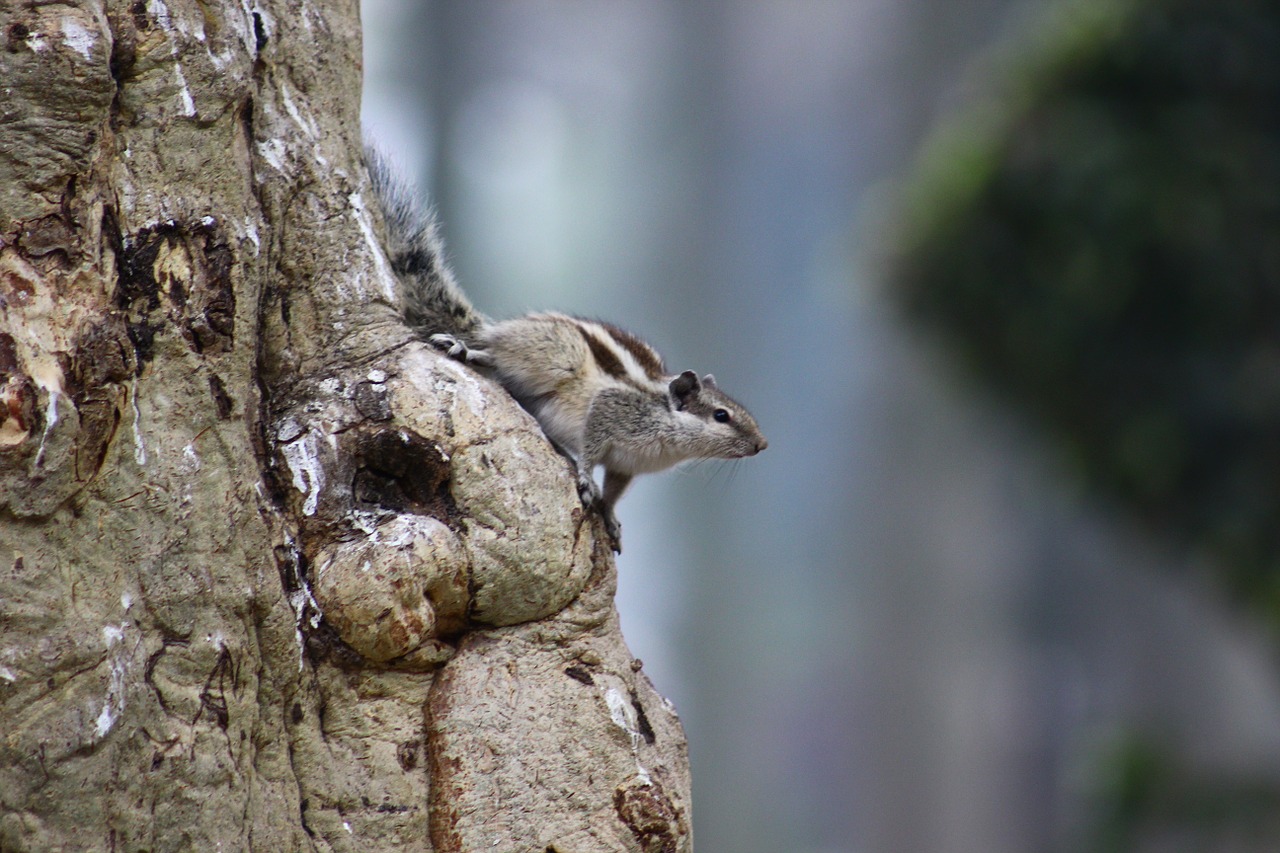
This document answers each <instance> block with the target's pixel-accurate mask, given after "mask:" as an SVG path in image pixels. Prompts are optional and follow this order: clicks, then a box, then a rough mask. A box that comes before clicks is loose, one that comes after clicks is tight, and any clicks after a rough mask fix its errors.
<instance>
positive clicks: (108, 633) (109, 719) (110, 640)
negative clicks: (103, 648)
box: [94, 622, 129, 740]
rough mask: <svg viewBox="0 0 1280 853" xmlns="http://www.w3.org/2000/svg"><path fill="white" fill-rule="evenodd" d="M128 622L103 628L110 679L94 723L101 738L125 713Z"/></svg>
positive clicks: (98, 737) (95, 734)
mask: <svg viewBox="0 0 1280 853" xmlns="http://www.w3.org/2000/svg"><path fill="white" fill-rule="evenodd" d="M128 626H129V623H128V622H122V623H120V624H119V625H107V626H105V627H104V628H103V629H102V639H103V642H105V643H106V645H107V656H108V658H109V660H110V667H111V671H110V676H109V678H110V680H109V681H108V682H107V697H106V699H105V700H104V701H103V703H102V710H101V711H100V712H99V713H98V719H97V721H96V722H95V725H94V736H95V737H96V738H97V739H98V740H101V739H102V738H103V737H105V736H106V734H107V732H109V731H111V728H112V727H113V726H114V725H115V724H116V721H117V720H119V719H120V715H121V714H122V713H124V693H125V689H124V688H125V674H126V672H127V670H128V655H127V654H126V653H125V650H124V631H125V628H127V627H128Z"/></svg>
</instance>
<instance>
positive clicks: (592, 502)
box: [578, 473, 622, 554]
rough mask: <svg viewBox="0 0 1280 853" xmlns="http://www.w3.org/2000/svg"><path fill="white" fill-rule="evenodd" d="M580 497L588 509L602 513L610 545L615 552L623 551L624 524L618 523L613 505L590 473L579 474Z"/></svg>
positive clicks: (601, 516)
mask: <svg viewBox="0 0 1280 853" xmlns="http://www.w3.org/2000/svg"><path fill="white" fill-rule="evenodd" d="M578 497H579V498H581V499H582V505H583V506H585V507H586V508H587V509H589V510H591V509H594V510H595V511H596V512H598V513H600V518H601V520H602V521H604V530H605V533H607V534H608V535H609V547H611V548H612V549H613V553H615V554H621V553H622V525H620V524H618V517H617V516H615V515H614V514H613V507H611V506H609V504H608V503H606V502H605V499H604V496H603V495H602V494H601V493H600V487H599V486H597V485H596V481H595V479H594V478H593V477H592V476H591V475H590V474H582V473H579V474H578Z"/></svg>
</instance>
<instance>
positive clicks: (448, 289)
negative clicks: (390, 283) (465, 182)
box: [364, 146, 484, 339]
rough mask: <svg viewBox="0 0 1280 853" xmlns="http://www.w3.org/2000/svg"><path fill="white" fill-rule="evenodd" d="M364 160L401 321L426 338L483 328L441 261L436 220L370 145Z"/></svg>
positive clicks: (468, 332)
mask: <svg viewBox="0 0 1280 853" xmlns="http://www.w3.org/2000/svg"><path fill="white" fill-rule="evenodd" d="M364 161H365V165H366V166H367V167H368V169H369V178H370V179H371V180H372V182H373V192H374V195H375V197H376V198H377V200H378V204H379V206H380V207H381V208H382V217H383V219H384V220H385V222H386V228H387V235H386V240H387V244H386V249H387V257H388V260H390V262H391V269H392V270H393V271H394V272H395V274H396V277H397V278H398V279H399V280H400V287H401V290H402V291H403V292H402V294H401V296H402V298H403V300H404V319H405V322H406V323H408V325H409V326H410V327H411V328H413V329H414V330H416V331H417V332H418V333H419V334H420V335H422V336H423V337H424V338H425V337H428V336H430V335H433V334H451V335H457V336H459V337H462V338H464V339H465V338H466V337H467V336H469V334H470V333H471V332H473V331H474V330H475V329H477V328H479V327H480V326H481V325H483V324H484V317H483V315H481V314H480V313H479V312H478V311H476V309H475V308H474V307H473V306H472V305H471V301H470V300H469V299H467V297H466V294H464V293H463V292H462V288H460V287H458V283H457V282H456V281H454V278H453V272H452V271H450V269H449V267H448V265H447V264H446V263H445V261H444V243H443V241H442V240H441V239H440V234H439V229H438V228H437V227H436V220H435V217H434V216H433V215H432V213H431V211H430V210H429V209H427V208H424V207H423V206H421V205H420V204H418V202H417V200H416V199H415V198H414V196H413V192H412V190H411V189H410V188H409V187H408V186H406V185H405V184H404V183H403V182H402V181H401V180H400V179H398V178H397V177H396V176H395V175H394V174H393V173H392V171H391V167H390V166H389V165H388V163H387V161H386V158H385V157H383V156H382V154H381V153H380V152H378V151H377V150H376V149H374V148H373V146H366V147H365V149H364Z"/></svg>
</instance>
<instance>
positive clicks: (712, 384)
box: [702, 373, 717, 391]
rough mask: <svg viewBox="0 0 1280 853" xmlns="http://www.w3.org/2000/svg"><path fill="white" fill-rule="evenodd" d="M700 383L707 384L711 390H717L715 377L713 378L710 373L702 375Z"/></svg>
mask: <svg viewBox="0 0 1280 853" xmlns="http://www.w3.org/2000/svg"><path fill="white" fill-rule="evenodd" d="M702 384H703V385H705V386H707V387H708V388H710V389H711V390H712V391H715V390H717V388H716V378H715V377H714V376H712V375H711V374H710V373H708V374H707V375H706V376H704V377H702Z"/></svg>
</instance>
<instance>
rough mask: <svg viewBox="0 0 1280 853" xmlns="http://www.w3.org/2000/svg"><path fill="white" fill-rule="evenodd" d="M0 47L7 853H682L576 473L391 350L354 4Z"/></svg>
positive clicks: (675, 785)
mask: <svg viewBox="0 0 1280 853" xmlns="http://www.w3.org/2000/svg"><path fill="white" fill-rule="evenodd" d="M0 42H2V44H0V81H2V83H3V87H4V96H3V100H2V101H0V850H6V851H7V850H32V851H45V850H59V849H75V850H157V851H159V850H189V849H196V850H217V849H223V850H240V849H245V850H249V849H261V850H309V849H316V850H360V851H362V853H369V851H375V850H403V849H412V850H441V851H454V850H476V849H482V848H483V849H494V850H504V851H505V850H529V851H538V853H544V851H549V850H555V851H558V853H580V851H595V850H602V851H603V850H609V851H623V850H632V851H639V850H643V851H677V850H681V851H683V850H689V849H691V846H692V843H691V834H690V831H689V778H688V767H687V760H686V756H685V749H684V740H683V735H682V733H681V730H680V726H679V721H678V720H677V719H676V717H675V715H674V713H673V712H672V711H671V709H670V706H669V705H667V703H666V702H665V701H664V700H662V699H661V697H659V696H658V695H657V694H656V693H655V692H654V691H653V689H652V688H651V686H650V685H649V683H648V680H647V679H646V678H645V677H644V676H643V674H642V673H640V672H639V669H638V666H633V662H632V660H631V657H630V655H629V654H628V653H627V650H626V647H625V645H624V644H623V642H622V638H621V635H620V633H619V630H618V623H617V618H616V615H615V613H614V610H613V602H612V595H613V589H614V566H613V563H612V560H611V559H610V557H609V552H608V549H607V547H606V546H605V545H604V544H603V540H602V538H601V531H600V530H599V528H598V522H597V521H596V520H595V519H593V518H591V517H590V516H588V515H586V514H584V513H583V511H582V509H581V507H580V506H579V504H578V501H577V497H576V489H575V486H574V479H573V476H572V473H571V471H570V469H569V467H568V465H567V464H566V463H565V461H564V460H563V459H561V458H560V457H559V456H557V455H556V454H555V453H554V451H553V450H552V449H551V448H550V446H549V445H548V443H547V442H546V441H545V439H544V438H543V437H542V436H541V434H540V433H539V431H538V430H537V427H536V425H535V424H534V423H533V421H532V420H531V419H530V418H529V417H527V416H526V415H525V414H524V413H523V412H522V411H521V410H520V409H519V407H518V406H516V405H515V404H514V403H513V402H512V401H511V400H510V399H509V398H508V397H507V396H506V395H505V393H504V392H502V391H501V389H499V388H497V387H496V386H494V385H492V384H490V383H488V382H486V381H485V380H483V379H481V378H479V377H477V376H476V375H474V374H473V373H471V372H470V371H468V370H467V369H465V368H463V367H461V366H459V365H457V364H454V363H452V362H450V361H447V360H444V359H441V358H440V357H438V356H437V355H436V354H435V353H433V352H431V351H430V350H429V349H427V348H425V347H424V346H423V345H422V344H421V343H420V342H418V341H416V340H415V339H414V338H413V337H412V335H411V334H410V333H409V332H408V330H407V329H406V328H405V327H404V326H403V324H402V323H400V321H399V306H398V303H399V294H398V292H397V288H396V285H395V282H394V281H393V279H392V277H391V275H390V271H389V269H388V267H387V265H386V262H385V259H384V258H383V256H382V253H381V250H380V249H379V248H378V242H377V234H378V232H379V229H380V228H381V222H380V217H379V214H378V212H377V211H376V210H374V209H372V208H371V207H370V203H371V199H370V197H369V195H368V188H367V180H366V177H365V174H364V171H363V168H362V166H361V163H360V148H361V146H360V132H359V125H358V105H359V86H360V50H359V47H360V40H359V20H358V4H357V3H356V2H354V0H352V2H334V3H324V4H321V3H315V2H307V0H296V2H290V0H274V2H231V0H223V2H212V0H203V2H200V0H170V2H160V0H150V2H98V3H93V2H83V3H66V4H47V3H36V2H13V3H7V4H4V5H3V6H0Z"/></svg>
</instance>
